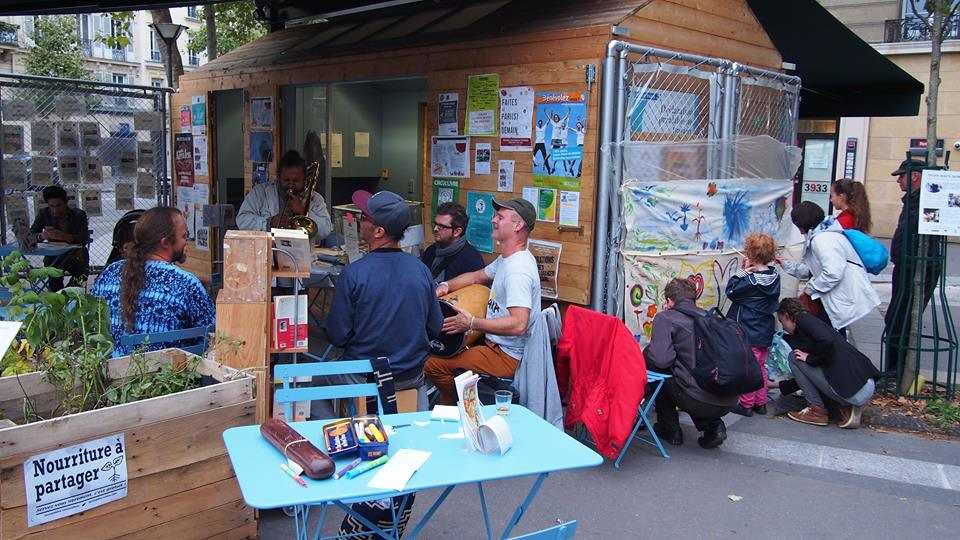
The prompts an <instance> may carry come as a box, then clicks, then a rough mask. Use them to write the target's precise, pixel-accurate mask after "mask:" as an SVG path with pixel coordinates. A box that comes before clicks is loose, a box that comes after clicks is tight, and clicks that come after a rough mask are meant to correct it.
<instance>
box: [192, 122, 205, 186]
mask: <svg viewBox="0 0 960 540" xmlns="http://www.w3.org/2000/svg"><path fill="white" fill-rule="evenodd" d="M193 172H194V173H195V174H197V175H200V176H206V175H207V136H206V135H197V133H196V131H194V133H193Z"/></svg>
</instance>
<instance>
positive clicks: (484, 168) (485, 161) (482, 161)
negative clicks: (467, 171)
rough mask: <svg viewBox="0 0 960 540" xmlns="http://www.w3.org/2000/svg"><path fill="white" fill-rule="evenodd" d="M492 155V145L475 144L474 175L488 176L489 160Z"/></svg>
mask: <svg viewBox="0 0 960 540" xmlns="http://www.w3.org/2000/svg"><path fill="white" fill-rule="evenodd" d="M492 155H493V145H491V144H490V143H477V144H476V146H475V147H474V158H473V172H474V174H490V159H491V156H492Z"/></svg>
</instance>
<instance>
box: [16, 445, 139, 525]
mask: <svg viewBox="0 0 960 540" xmlns="http://www.w3.org/2000/svg"><path fill="white" fill-rule="evenodd" d="M23 483H24V487H25V489H26V496H27V526H29V527H33V526H34V525H40V524H42V523H47V522H49V521H53V520H55V519H60V518H62V517H66V516H72V515H73V514H77V513H79V512H83V511H85V510H89V509H91V508H94V507H97V506H101V505H104V504H107V503H108V502H111V501H115V500H117V499H122V498H124V497H126V496H127V453H126V448H125V446H124V441H123V433H120V434H118V435H110V436H109V437H104V438H102V439H97V440H95V441H87V442H85V443H81V444H77V445H74V446H70V447H67V448H61V449H59V450H55V451H53V452H48V453H46V454H39V455H36V456H33V457H31V458H29V459H27V460H26V461H24V462H23Z"/></svg>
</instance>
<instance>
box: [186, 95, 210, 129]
mask: <svg viewBox="0 0 960 540" xmlns="http://www.w3.org/2000/svg"><path fill="white" fill-rule="evenodd" d="M190 125H191V126H193V127H201V126H203V127H206V125H207V96H193V98H191V100H190ZM194 134H196V131H194ZM205 134H206V133H204V135H205Z"/></svg>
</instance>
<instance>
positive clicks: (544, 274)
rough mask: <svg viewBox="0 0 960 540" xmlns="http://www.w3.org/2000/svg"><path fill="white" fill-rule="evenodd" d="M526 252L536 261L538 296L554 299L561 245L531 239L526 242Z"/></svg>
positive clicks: (557, 292)
mask: <svg viewBox="0 0 960 540" xmlns="http://www.w3.org/2000/svg"><path fill="white" fill-rule="evenodd" d="M527 250H529V251H530V254H532V255H533V258H534V259H536V261H537V271H538V272H539V273H540V295H541V296H543V297H544V298H556V297H557V295H558V294H559V287H558V285H557V276H558V272H559V270H560V253H561V251H563V244H561V243H559V242H547V241H546V240H534V239H532V238H531V239H529V240H527Z"/></svg>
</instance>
